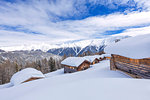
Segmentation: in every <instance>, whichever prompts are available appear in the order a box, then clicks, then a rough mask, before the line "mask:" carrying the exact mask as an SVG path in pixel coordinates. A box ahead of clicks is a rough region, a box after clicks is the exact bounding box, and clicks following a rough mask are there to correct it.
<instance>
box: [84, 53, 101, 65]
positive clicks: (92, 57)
mask: <svg viewBox="0 0 150 100" xmlns="http://www.w3.org/2000/svg"><path fill="white" fill-rule="evenodd" d="M99 57H100V56H98V55H94V56H85V57H84V58H85V59H86V60H87V61H89V62H91V63H92V62H93V61H94V60H95V59H96V58H97V59H99Z"/></svg>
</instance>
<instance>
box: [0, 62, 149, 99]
mask: <svg viewBox="0 0 150 100" xmlns="http://www.w3.org/2000/svg"><path fill="white" fill-rule="evenodd" d="M45 76H46V78H44V79H39V80H35V81H31V82H27V83H23V84H20V85H17V86H12V87H9V88H1V89H0V100H149V98H150V95H149V93H150V80H146V79H133V78H131V77H129V76H128V75H126V74H124V73H122V72H119V71H111V70H109V60H105V61H102V62H100V63H98V64H95V65H93V66H91V68H89V69H87V70H85V71H80V72H76V73H71V74H70V73H69V74H64V73H63V69H60V70H58V71H55V72H52V73H48V74H45Z"/></svg>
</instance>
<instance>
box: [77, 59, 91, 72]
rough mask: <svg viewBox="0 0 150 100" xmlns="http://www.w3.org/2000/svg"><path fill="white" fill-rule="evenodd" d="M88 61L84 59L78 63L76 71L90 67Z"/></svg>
mask: <svg viewBox="0 0 150 100" xmlns="http://www.w3.org/2000/svg"><path fill="white" fill-rule="evenodd" d="M90 64H91V63H90V62H89V61H84V62H83V63H82V64H81V65H79V67H78V69H77V70H78V71H81V70H86V69H88V68H89V67H90Z"/></svg>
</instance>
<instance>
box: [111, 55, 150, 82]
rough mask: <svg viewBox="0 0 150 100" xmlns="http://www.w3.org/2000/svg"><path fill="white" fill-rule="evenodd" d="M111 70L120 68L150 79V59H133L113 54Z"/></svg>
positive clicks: (132, 74) (136, 75) (133, 75)
mask: <svg viewBox="0 0 150 100" xmlns="http://www.w3.org/2000/svg"><path fill="white" fill-rule="evenodd" d="M110 69H111V70H120V71H123V72H126V73H128V74H129V75H130V76H132V77H136V78H146V79H150V59H149V58H145V59H131V58H127V57H124V56H120V55H114V54H112V57H111V60H110Z"/></svg>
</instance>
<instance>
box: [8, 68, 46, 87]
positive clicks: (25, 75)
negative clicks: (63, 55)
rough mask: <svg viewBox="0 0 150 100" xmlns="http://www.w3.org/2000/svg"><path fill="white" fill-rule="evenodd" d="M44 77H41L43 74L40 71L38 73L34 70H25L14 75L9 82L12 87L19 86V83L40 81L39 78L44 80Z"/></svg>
mask: <svg viewBox="0 0 150 100" xmlns="http://www.w3.org/2000/svg"><path fill="white" fill-rule="evenodd" d="M44 77H45V76H44V75H43V73H42V72H41V71H38V70H36V69H34V68H25V69H23V70H21V71H19V72H17V73H15V74H14V75H13V76H12V78H11V80H10V82H11V83H12V84H13V85H19V84H21V83H25V82H29V81H33V80H37V79H41V78H44Z"/></svg>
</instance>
